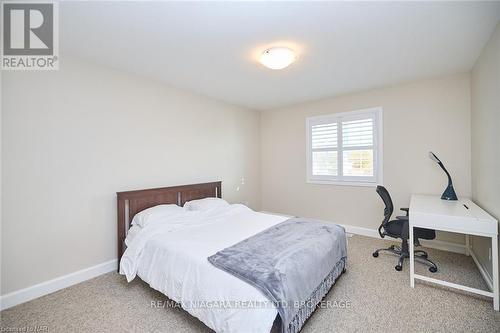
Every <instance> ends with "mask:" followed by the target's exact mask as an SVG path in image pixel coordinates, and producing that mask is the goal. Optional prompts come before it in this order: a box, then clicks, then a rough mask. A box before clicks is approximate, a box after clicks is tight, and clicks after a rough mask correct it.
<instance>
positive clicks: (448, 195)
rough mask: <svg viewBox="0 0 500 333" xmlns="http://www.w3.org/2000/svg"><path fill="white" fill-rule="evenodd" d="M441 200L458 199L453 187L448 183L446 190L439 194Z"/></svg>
mask: <svg viewBox="0 0 500 333" xmlns="http://www.w3.org/2000/svg"><path fill="white" fill-rule="evenodd" d="M441 199H442V200H453V201H454V200H458V198H457V194H456V193H455V189H454V188H453V185H451V184H450V185H448V187H447V188H446V190H444V192H443V195H441Z"/></svg>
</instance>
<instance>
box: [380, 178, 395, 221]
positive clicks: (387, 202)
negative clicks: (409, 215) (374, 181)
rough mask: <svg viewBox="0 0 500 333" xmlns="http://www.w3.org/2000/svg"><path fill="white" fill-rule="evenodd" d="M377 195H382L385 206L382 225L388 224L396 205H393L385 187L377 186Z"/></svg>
mask: <svg viewBox="0 0 500 333" xmlns="http://www.w3.org/2000/svg"><path fill="white" fill-rule="evenodd" d="M377 193H378V195H380V197H381V198H382V200H383V201H384V204H385V209H384V222H382V224H386V223H387V222H388V221H389V219H390V218H391V215H392V212H393V211H394V205H393V204H392V199H391V196H390V195H389V192H387V190H386V189H385V187H383V186H380V185H379V186H377Z"/></svg>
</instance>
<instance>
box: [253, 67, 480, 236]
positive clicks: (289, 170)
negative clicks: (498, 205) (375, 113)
mask: <svg viewBox="0 0 500 333" xmlns="http://www.w3.org/2000/svg"><path fill="white" fill-rule="evenodd" d="M469 79H470V77H469V74H462V75H455V76H451V77H446V78H439V79H434V80H427V81H422V82H416V83H411V84H405V85H398V86H394V87H388V88H383V89H376V90H372V91H367V92H361V93H355V94H350V95H345V96H341V97H337V98H331V99H325V100H321V101H317V102H311V103H306V104H302V105H297V106H294V107H288V108H283V109H279V110H273V111H266V112H263V113H262V114H261V135H262V136H261V179H262V186H261V191H262V208H263V209H264V210H268V211H275V212H282V213H288V214H293V215H300V216H306V217H313V218H320V219H325V220H331V221H334V222H337V223H342V224H349V225H354V226H359V227H365V228H370V229H376V228H378V226H379V225H380V223H381V221H382V214H383V212H382V210H383V203H382V201H381V199H380V198H379V196H378V195H377V194H376V192H375V188H373V187H354V186H335V185H317V184H308V183H306V147H305V145H306V134H305V119H306V117H308V116H316V115H322V114H330V113H336V112H345V111H350V110H357V109H364V108H370V107H376V106H381V107H382V108H383V132H384V133H383V134H384V135H383V136H384V140H383V155H384V157H383V173H384V177H383V178H384V185H385V186H386V187H387V188H388V190H389V192H390V193H391V195H392V198H393V201H394V203H395V205H396V207H408V204H409V199H410V194H411V193H434V194H441V193H442V192H443V190H444V188H445V186H446V184H447V180H446V176H445V175H444V173H443V172H442V170H441V169H440V168H439V167H438V166H437V165H436V164H435V163H434V162H432V161H431V160H430V159H429V158H428V155H427V154H428V152H429V151H430V150H432V151H434V152H435V153H436V154H437V155H438V156H439V158H440V159H441V160H442V161H443V162H444V163H445V165H446V167H447V168H448V170H449V171H450V172H451V175H452V177H453V180H454V186H455V189H456V191H457V193H458V195H462V196H470V193H471V185H470V84H469V83H470V82H469V81H470V80H469ZM396 213H397V212H396ZM440 239H443V240H450V241H455V242H462V244H463V236H458V235H455V236H452V235H449V234H448V235H443V234H441V235H440Z"/></svg>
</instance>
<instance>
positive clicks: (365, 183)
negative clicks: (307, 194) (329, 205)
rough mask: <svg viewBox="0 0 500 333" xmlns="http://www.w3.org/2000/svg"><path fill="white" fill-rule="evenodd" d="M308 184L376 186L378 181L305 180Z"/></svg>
mask: <svg viewBox="0 0 500 333" xmlns="http://www.w3.org/2000/svg"><path fill="white" fill-rule="evenodd" d="M307 183H308V184H319V185H340V186H361V187H377V185H379V184H378V183H374V182H349V181H346V182H339V181H332V180H311V179H308V180H307Z"/></svg>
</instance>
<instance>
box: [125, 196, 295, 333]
mask: <svg viewBox="0 0 500 333" xmlns="http://www.w3.org/2000/svg"><path fill="white" fill-rule="evenodd" d="M286 219H287V217H283V216H277V215H270V214H264V213H257V212H254V211H252V210H250V209H249V208H247V207H245V206H243V205H231V206H229V207H227V208H225V209H219V210H216V211H211V212H208V213H200V212H191V213H189V214H186V216H185V217H184V216H183V217H182V218H181V217H179V218H178V221H175V223H169V224H162V225H155V226H148V227H146V228H144V229H143V230H140V231H138V230H134V233H133V236H132V237H133V239H128V240H127V244H128V245H129V247H128V248H127V250H126V252H125V253H124V255H123V257H122V260H121V265H120V273H121V274H125V275H126V276H127V279H128V280H131V279H133V278H134V277H135V275H136V274H137V275H138V276H139V277H140V278H141V279H142V280H144V281H145V282H147V283H148V284H149V285H150V286H151V287H152V288H154V289H156V290H158V291H160V292H162V293H163V294H165V295H166V296H168V297H169V298H170V299H172V300H174V301H176V302H179V303H181V305H182V306H183V308H184V309H185V310H186V311H188V312H189V313H190V314H192V315H193V316H195V317H197V318H198V319H200V320H201V321H202V322H203V323H205V324H206V325H207V326H208V327H210V328H212V329H213V330H215V331H217V332H266V333H267V332H269V331H270V330H271V327H272V325H273V322H274V319H275V317H276V315H277V310H276V308H275V307H274V306H273V305H272V304H271V303H270V302H269V301H268V299H267V298H266V297H265V296H264V295H263V294H262V293H261V292H260V291H258V290H257V289H256V288H254V287H253V286H251V285H249V284H247V283H246V282H244V281H242V280H240V279H238V278H237V277H235V276H233V275H231V274H229V273H226V272H224V271H222V270H220V269H218V268H216V267H214V266H212V265H211V264H210V263H209V262H208V260H207V257H209V256H211V255H213V254H215V253H216V252H217V251H219V250H222V249H224V248H226V247H229V246H231V245H234V244H236V243H238V242H240V241H242V240H244V239H246V238H248V237H250V236H252V235H254V234H256V233H258V232H260V231H263V230H265V229H267V228H269V227H270V226H272V225H275V224H277V223H280V222H282V221H284V220H286ZM255 305H257V306H255Z"/></svg>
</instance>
